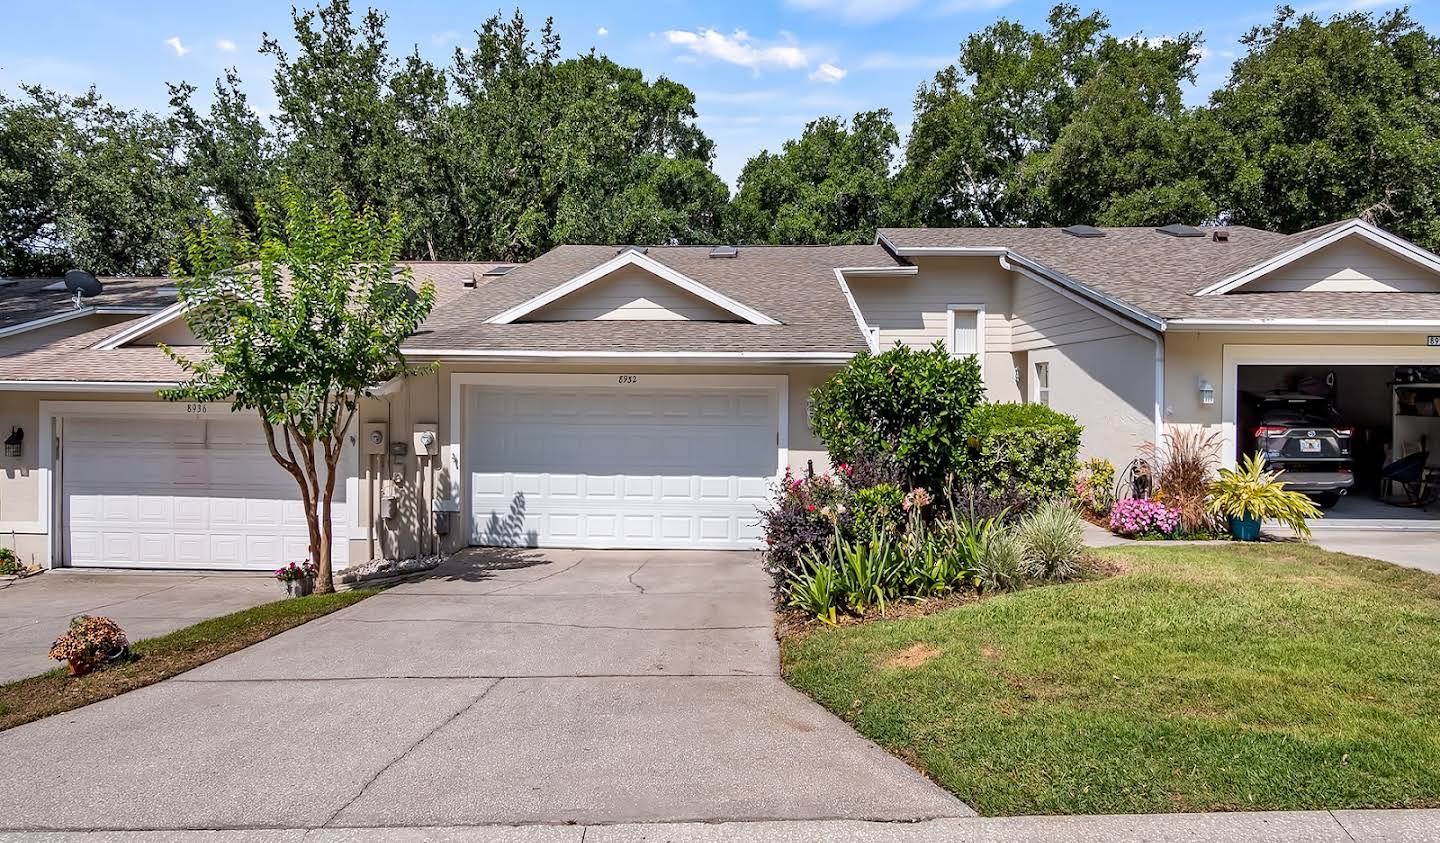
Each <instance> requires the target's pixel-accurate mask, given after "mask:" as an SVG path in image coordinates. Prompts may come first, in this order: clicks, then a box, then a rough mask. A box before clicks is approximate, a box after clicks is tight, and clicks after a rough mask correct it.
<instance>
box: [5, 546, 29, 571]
mask: <svg viewBox="0 0 1440 843" xmlns="http://www.w3.org/2000/svg"><path fill="white" fill-rule="evenodd" d="M23 573H25V566H23V565H21V564H20V557H18V556H16V555H15V551H13V550H11V549H10V548H8V547H0V577H12V576H15V575H16V574H23Z"/></svg>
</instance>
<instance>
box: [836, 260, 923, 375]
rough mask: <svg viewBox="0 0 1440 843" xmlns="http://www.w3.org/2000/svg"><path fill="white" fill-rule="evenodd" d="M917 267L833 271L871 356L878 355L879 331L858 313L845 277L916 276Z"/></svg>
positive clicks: (849, 267) (858, 310)
mask: <svg viewBox="0 0 1440 843" xmlns="http://www.w3.org/2000/svg"><path fill="white" fill-rule="evenodd" d="M919 272H920V267H918V266H841V267H837V268H836V269H835V282H836V283H837V284H839V285H840V292H841V293H843V294H844V295H845V301H846V303H847V304H849V305H850V312H851V313H852V314H853V315H854V316H855V324H856V325H857V326H859V328H860V333H861V335H862V336H864V337H865V344H866V345H868V346H869V347H870V353H871V354H879V353H880V329H879V328H872V327H870V325H869V323H867V322H866V321H865V314H863V313H861V312H860V305H859V304H858V303H857V302H856V301H855V294H854V293H852V292H851V291H850V283H849V282H848V281H846V280H845V276H847V275H854V276H855V277H857V278H890V277H895V276H908V275H918V274H919Z"/></svg>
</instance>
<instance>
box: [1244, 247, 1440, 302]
mask: <svg viewBox="0 0 1440 843" xmlns="http://www.w3.org/2000/svg"><path fill="white" fill-rule="evenodd" d="M1243 289H1245V290H1249V291H1256V292H1259V291H1299V290H1310V291H1317V292H1318V291H1337V290H1348V291H1357V292H1396V291H1398V292H1410V293H1433V292H1436V291H1437V290H1440V282H1437V281H1436V278H1435V274H1434V273H1432V272H1431V271H1430V270H1428V269H1424V268H1423V267H1420V266H1418V265H1416V264H1414V263H1411V262H1410V261H1407V260H1405V259H1403V258H1399V257H1396V256H1395V255H1394V254H1392V253H1390V252H1387V251H1385V250H1384V249H1381V248H1379V247H1378V246H1374V245H1372V244H1370V243H1368V242H1366V241H1365V240H1362V239H1360V238H1359V237H1353V236H1352V237H1349V238H1347V239H1345V240H1342V241H1340V242H1338V243H1335V244H1332V245H1330V246H1327V247H1325V248H1323V249H1321V250H1319V251H1317V252H1312V253H1311V254H1308V255H1306V256H1305V257H1303V258H1300V259H1299V260H1297V261H1295V262H1293V263H1291V264H1288V265H1286V266H1283V267H1281V268H1280V269H1277V270H1275V271H1274V272H1271V273H1269V274H1267V275H1265V276H1263V277H1261V278H1257V279H1255V280H1254V281H1251V282H1250V283H1249V284H1246V285H1245V286H1244V288H1243Z"/></svg>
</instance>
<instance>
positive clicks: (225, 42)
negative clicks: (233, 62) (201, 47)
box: [175, 38, 235, 55]
mask: <svg viewBox="0 0 1440 843" xmlns="http://www.w3.org/2000/svg"><path fill="white" fill-rule="evenodd" d="M175 40H176V41H179V40H180V39H178V38H177V39H175ZM215 49H217V50H219V51H220V52H222V53H233V52H235V42H234V41H231V40H230V39H229V38H221V39H220V40H218V41H216V42H215ZM181 55H184V54H183V53H182V54H181Z"/></svg>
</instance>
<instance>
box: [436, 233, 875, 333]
mask: <svg viewBox="0 0 1440 843" xmlns="http://www.w3.org/2000/svg"><path fill="white" fill-rule="evenodd" d="M711 248H712V247H710V246H650V247H648V248H647V249H646V252H645V254H646V257H649V258H652V259H654V260H656V261H659V262H660V263H662V264H664V265H665V266H667V267H669V268H671V269H673V270H675V271H677V272H680V273H683V274H684V275H686V276H688V277H689V278H692V279H694V280H695V281H697V282H698V283H700V284H703V285H705V286H707V287H709V288H711V289H713V290H715V291H716V292H719V293H722V294H724V295H726V296H728V297H730V298H732V299H734V300H736V301H738V302H740V303H741V304H744V305H747V306H749V307H751V308H753V309H755V310H758V311H760V312H761V313H763V314H765V315H766V316H769V317H770V318H772V319H775V320H777V321H778V322H780V323H781V324H779V325H752V324H748V323H742V322H735V323H731V322H682V321H675V322H619V321H614V322H611V321H598V322H563V323H562V322H529V323H527V322H517V323H513V324H508V325H491V324H487V323H486V322H485V320H487V319H489V318H491V317H493V316H495V315H496V314H498V313H501V312H503V311H505V310H508V309H510V308H512V307H515V306H516V305H519V304H523V303H525V302H527V301H529V300H530V299H532V298H534V297H536V296H538V295H540V294H542V293H545V292H546V291H548V290H551V289H553V288H555V287H556V286H559V285H560V284H563V283H565V282H566V281H568V280H570V279H571V278H574V277H575V276H577V275H580V274H582V273H584V272H585V271H586V270H589V269H592V268H594V267H596V266H599V265H600V264H603V263H605V262H606V261H608V260H610V259H612V258H614V257H615V256H616V254H617V249H616V247H614V246H560V247H557V248H555V249H552V250H551V251H549V252H546V253H545V254H544V255H541V256H540V257H538V258H536V259H535V260H533V261H531V262H530V263H527V264H524V265H521V266H517V267H516V268H515V269H513V270H511V271H510V272H509V273H508V274H506V275H504V276H503V277H501V278H499V279H496V280H495V281H492V282H491V283H490V284H489V285H487V286H485V287H483V288H479V289H476V290H467V291H466V292H465V295H463V296H461V297H459V298H457V299H455V300H454V301H453V302H451V304H450V306H447V307H444V308H441V307H436V309H435V311H434V313H432V314H431V316H430V318H429V320H427V321H426V322H425V324H424V325H423V326H422V327H421V330H420V332H419V333H418V334H417V335H416V336H415V337H414V338H413V339H412V340H411V341H410V342H409V343H408V344H407V345H408V346H410V347H413V348H424V349H446V350H450V349H457V350H468V349H476V350H479V349H484V350H514V351H520V350H528V351H707V352H738V351H753V352H807V351H828V352H846V353H848V352H855V351H860V350H862V349H864V348H865V347H866V342H865V337H864V335H863V334H861V333H860V328H859V326H858V325H856V323H855V316H854V314H853V313H852V312H851V310H850V305H849V303H848V302H847V301H846V300H845V296H844V293H842V292H841V290H840V286H839V285H838V284H837V283H836V282H835V269H836V268H837V267H848V266H896V265H898V262H897V261H896V259H895V258H894V256H892V255H891V254H890V253H889V252H888V251H886V250H885V249H884V248H882V247H880V246H875V245H869V246H742V247H740V249H739V253H738V254H737V255H736V256H735V257H733V258H712V257H710V251H711Z"/></svg>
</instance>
